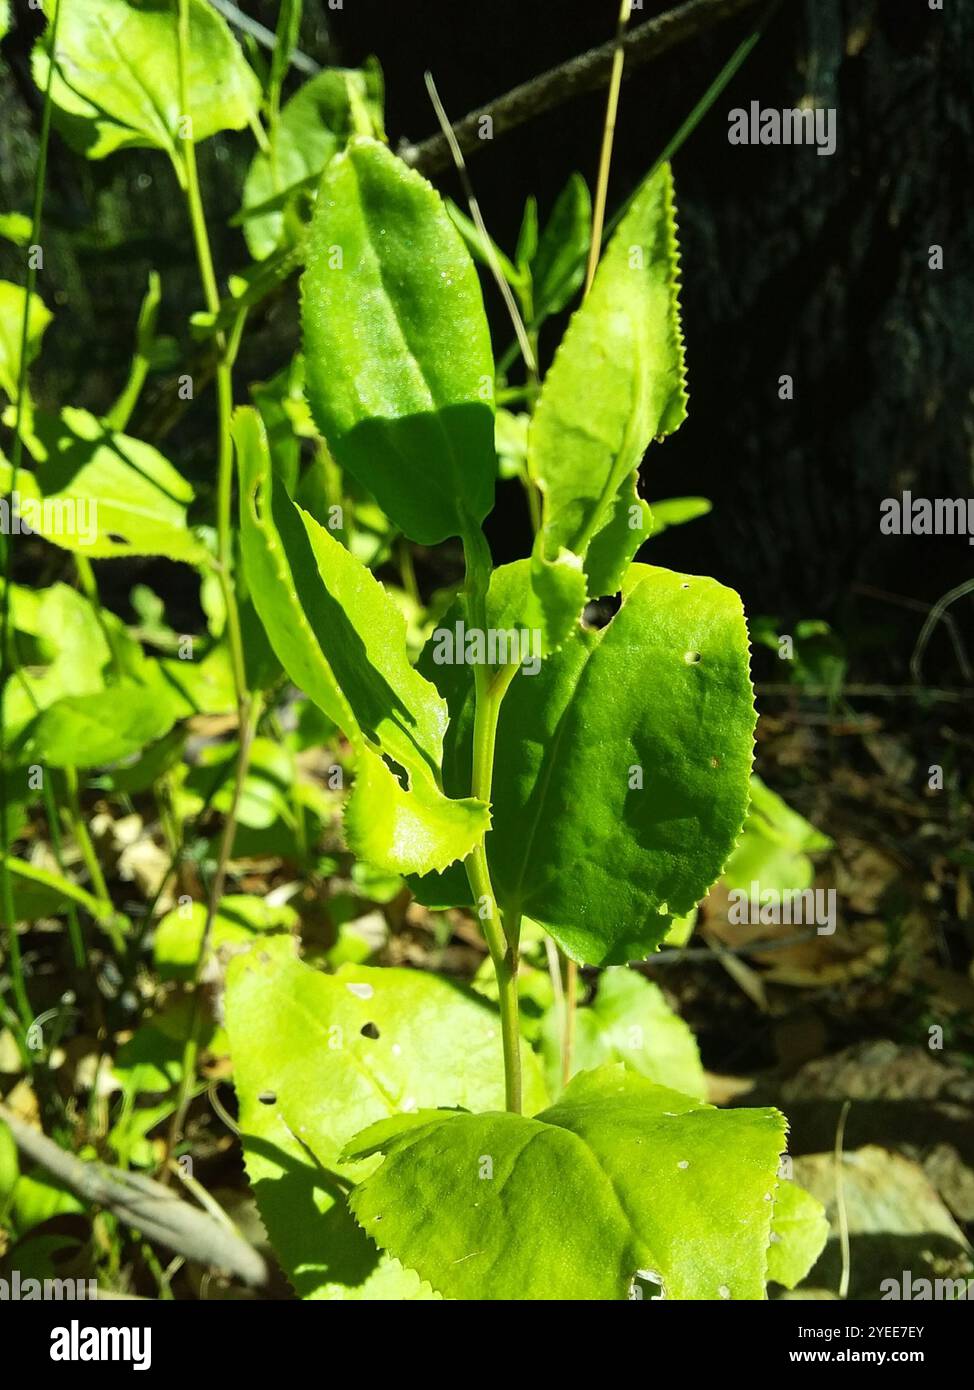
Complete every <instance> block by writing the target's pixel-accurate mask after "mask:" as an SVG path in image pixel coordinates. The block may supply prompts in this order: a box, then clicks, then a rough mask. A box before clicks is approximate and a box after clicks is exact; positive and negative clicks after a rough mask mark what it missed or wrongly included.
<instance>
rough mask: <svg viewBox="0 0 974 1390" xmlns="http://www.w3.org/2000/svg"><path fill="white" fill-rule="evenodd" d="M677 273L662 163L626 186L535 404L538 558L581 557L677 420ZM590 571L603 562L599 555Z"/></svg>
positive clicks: (531, 450) (680, 371)
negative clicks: (625, 199)
mask: <svg viewBox="0 0 974 1390" xmlns="http://www.w3.org/2000/svg"><path fill="white" fill-rule="evenodd" d="M677 280H678V259H677V245H676V223H675V218H674V210H673V187H672V179H671V176H670V170H669V166H668V165H665V164H664V165H661V166H660V168H659V169H658V170H657V171H656V173H655V174H653V175H652V176H651V177H650V178H649V179H648V180H647V181H646V183H645V184H644V185H643V187H642V188H641V189H640V190H639V191H638V192H637V194H636V196H635V197H634V199H633V201H632V205H631V207H630V209H629V211H628V213H627V214H626V216H625V218H624V219H623V221H622V223H621V224H620V226H619V228H618V230H617V231H616V233H615V235H614V236H613V238H612V240H611V242H610V243H609V247H608V249H607V251H606V253H605V255H604V257H603V259H602V261H601V263H600V265H599V269H598V272H597V274H596V277H595V282H594V284H593V286H592V290H591V292H590V294H589V295H588V298H587V299H586V300H585V303H584V304H583V305H582V307H581V308H580V309H578V310H577V312H576V313H575V315H574V316H573V318H572V320H571V323H570V324H569V326H568V331H567V332H566V334H565V337H564V339H563V341H562V344H561V347H560V348H559V350H558V353H557V355H556V357H555V360H554V362H553V364H552V366H551V369H550V371H549V372H548V375H547V377H546V378H545V383H544V387H543V389H542V392H541V396H540V398H539V400H538V407H537V411H536V413H535V416H534V419H533V421H532V425H531V430H530V434H529V438H528V467H529V470H530V472H531V476H532V477H533V478H534V481H535V483H536V484H537V486H538V487H539V489H540V490H541V493H542V499H543V525H542V532H541V537H540V545H541V552H542V554H543V556H544V558H545V559H547V560H553V559H555V558H556V557H557V555H558V554H559V552H560V551H561V550H562V549H567V550H570V551H572V552H573V553H574V554H576V555H580V556H583V557H584V556H585V554H586V552H587V551H588V549H589V546H590V545H591V544H592V542H593V540H594V539H595V537H596V536H598V534H599V532H600V531H602V530H603V528H605V527H607V526H610V525H612V524H613V523H612V517H613V511H614V508H615V506H616V501H617V498H618V495H619V492H620V489H621V488H622V487H623V485H624V484H625V483H626V481H627V479H629V478H630V477H631V476H632V475H633V474H634V473H635V471H636V469H637V468H638V467H639V463H640V460H641V459H642V456H643V454H644V452H645V450H646V448H647V446H648V445H649V443H650V442H651V440H653V439H658V438H660V437H661V436H663V435H667V434H670V433H671V432H672V431H673V430H675V429H676V428H677V426H678V425H679V424H680V423H681V422H682V421H683V419H684V418H685V416H686V399H687V398H686V389H685V386H684V364H683V338H682V334H681V332H680V325H679V310H678V304H677ZM621 539H624V537H623V538H621ZM630 553H631V552H630ZM601 567H602V568H603V569H607V570H610V571H611V570H612V568H613V565H612V564H611V562H609V560H608V559H607V557H602V560H601ZM600 582H604V581H600ZM600 592H601V593H604V592H606V590H604V589H601V588H600V587H599V586H598V585H596V584H594V583H592V582H591V577H590V586H589V593H590V595H591V596H592V597H597V596H598V595H599V593H600Z"/></svg>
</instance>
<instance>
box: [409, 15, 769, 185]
mask: <svg viewBox="0 0 974 1390" xmlns="http://www.w3.org/2000/svg"><path fill="white" fill-rule="evenodd" d="M757 3H758V0H688V3H687V4H685V5H680V6H678V8H677V9H675V10H667V11H666V12H665V14H661V15H657V16H656V18H655V19H648V20H647V21H646V23H645V24H640V25H639V26H638V28H636V29H633V30H632V31H631V32H630V33H629V34H627V35H626V37H625V38H624V39H623V42H622V48H623V52H624V57H625V64H626V67H625V73H626V75H627V76H628V75H629V74H631V73H632V71H633V70H634V69H635V68H637V67H641V66H642V65H643V64H644V63H650V62H652V61H653V60H654V59H655V58H660V57H662V55H663V54H664V53H667V52H669V50H670V49H671V48H675V47H676V46H677V45H678V44H681V43H685V42H686V41H687V40H688V39H692V38H695V37H696V35H697V34H702V33H704V32H705V31H706V30H707V29H710V28H712V27H713V25H715V24H719V23H721V22H722V21H723V20H725V19H730V18H732V17H733V16H734V15H736V14H739V13H740V12H741V11H742V10H746V9H750V8H751V7H752V6H754V5H756V4H757ZM617 48H618V44H617V41H616V39H615V38H612V39H610V40H609V42H608V43H604V44H602V45H601V46H600V47H599V48H592V49H590V50H589V51H588V53H582V54H580V55H579V56H578V57H575V58H569V60H568V61H567V62H566V63H561V64H560V65H559V66H558V67H556V68H550V69H549V70H548V71H547V72H543V73H541V74H540V75H539V76H538V77H534V78H532V79H531V81H530V82H524V83H522V84H521V86H519V87H515V88H514V89H513V90H512V91H510V92H506V93H505V94H504V96H501V97H496V98H495V99H494V100H493V101H489V102H487V104H486V105H485V106H482V107H480V108H479V110H476V111H471V112H470V113H469V114H468V115H466V116H464V118H463V119H462V120H461V121H458V122H457V124H456V125H455V126H454V127H453V134H454V136H455V138H456V142H457V144H458V145H459V147H460V149H461V150H462V151H463V153H464V154H472V153H473V152H474V151H475V150H478V149H482V148H483V145H484V143H485V142H484V140H483V138H482V131H483V121H484V117H489V118H490V121H491V123H492V133H493V135H504V134H506V133H507V132H508V131H510V130H516V129H517V127H518V126H521V125H524V124H525V122H526V121H530V120H533V119H534V118H535V117H536V116H541V115H543V114H544V113H545V112H546V111H551V110H553V109H554V108H555V107H556V106H561V105H562V104H563V103H564V102H566V101H570V100H571V98H572V97H576V96H581V95H582V93H584V92H592V91H596V90H598V88H600V87H603V86H604V85H605V83H606V82H607V81H608V80H609V77H610V75H611V72H612V67H613V63H614V62H615V61H616V51H617ZM399 154H400V156H401V158H402V159H404V160H405V161H406V163H407V164H411V165H412V166H413V168H415V169H419V170H421V171H422V172H423V173H424V174H435V173H439V172H440V171H441V170H443V169H446V168H447V167H448V166H449V164H450V160H451V155H450V145H449V142H448V141H447V139H446V137H445V136H444V135H443V134H442V133H441V134H439V135H432V136H430V138H429V139H428V140H423V141H422V142H421V143H420V144H418V145H410V144H408V143H407V144H405V145H403V146H402V147H401V148H400V150H399Z"/></svg>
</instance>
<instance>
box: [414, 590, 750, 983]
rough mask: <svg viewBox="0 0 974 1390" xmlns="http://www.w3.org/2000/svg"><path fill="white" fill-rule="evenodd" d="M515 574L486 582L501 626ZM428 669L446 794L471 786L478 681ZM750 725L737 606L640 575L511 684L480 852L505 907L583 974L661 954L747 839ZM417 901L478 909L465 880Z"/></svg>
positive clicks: (713, 594) (434, 885) (428, 887)
mask: <svg viewBox="0 0 974 1390" xmlns="http://www.w3.org/2000/svg"><path fill="white" fill-rule="evenodd" d="M510 568H513V567H508V566H504V567H502V568H501V569H498V570H495V571H494V575H493V580H492V588H491V596H490V601H489V605H488V613H489V615H493V616H489V621H490V622H491V624H492V625H496V624H497V615H499V614H501V613H503V612H505V611H506V610H507V606H508V604H509V594H510V588H511V584H512V582H514V581H513V580H512V577H511V576H510V575H509V574H508V570H509V569H510ZM421 666H422V669H423V670H425V671H426V672H427V673H428V674H430V675H431V676H432V677H433V678H434V679H435V680H436V681H437V684H438V686H439V688H440V690H441V691H442V692H443V694H444V695H445V696H446V698H447V701H448V703H449V705H450V716H451V722H450V732H449V736H448V739H447V744H446V749H445V753H444V763H443V773H444V786H445V787H446V790H447V791H448V792H449V791H450V790H451V789H454V788H457V787H463V786H469V785H470V781H469V779H470V768H471V729H472V723H473V688H472V687H473V681H472V679H471V677H470V672H469V668H467V667H464V666H448V665H443V666H437V665H435V663H434V662H433V661H431V660H430V659H429V658H428V657H427V656H426V654H425V653H424V658H423V661H422V663H421ZM755 720H756V715H755V710H754V699H753V693H752V689H751V682H750V676H749V671H748V641H747V628H746V626H745V622H744V615H743V612H742V611H741V603H740V599H739V598H738V596H737V595H736V594H735V593H734V592H733V591H732V590H731V589H726V588H724V586H723V585H721V584H718V583H717V582H716V581H715V580H713V579H702V578H697V577H695V576H692V575H682V574H675V573H673V572H672V571H670V570H664V569H656V568H653V567H650V566H648V565H633V566H631V568H630V570H629V572H628V574H627V576H626V580H625V582H624V584H623V590H622V606H621V608H620V609H619V611H618V613H616V615H615V617H614V618H612V620H611V622H610V623H609V625H608V626H607V627H605V628H603V629H601V630H598V631H592V630H590V629H586V628H581V627H578V628H576V630H575V631H574V632H573V634H572V635H571V637H570V638H569V639H568V640H567V641H566V642H565V643H564V645H563V646H562V647H561V649H560V650H559V651H558V652H556V653H555V654H554V655H552V656H549V657H548V658H547V659H546V660H545V661H544V662H543V663H541V664H540V669H539V671H538V673H537V674H536V675H526V674H525V673H523V672H522V673H521V674H519V675H518V676H517V677H516V678H515V680H514V681H513V683H512V685H511V687H510V690H509V691H508V693H507V697H506V699H505V701H504V704H503V706H502V708H501V713H500V720H499V723H498V731H497V752H496V761H495V770H494V784H493V796H492V801H491V814H492V829H491V831H490V834H489V835H488V836H487V841H486V844H487V857H488V861H489V864H490V870H491V877H492V879H493V884H494V890H495V893H496V895H497V899H498V902H499V904H500V906H501V908H502V909H503V910H504V911H505V912H506V913H507V914H508V915H509V916H511V917H514V916H516V915H517V914H518V913H524V914H525V915H526V916H528V917H531V918H533V919H534V920H535V921H536V922H540V923H541V924H542V925H543V926H544V927H546V928H547V930H548V931H549V932H550V933H551V935H552V936H554V937H555V939H556V940H557V941H558V943H559V945H560V946H561V947H562V949H563V950H564V951H566V952H567V954H568V955H570V956H571V957H572V958H573V959H575V960H577V961H581V962H584V963H586V964H590V965H612V964H623V963H625V962H626V961H629V960H636V959H640V958H642V957H643V956H645V955H647V954H648V953H649V952H650V951H652V950H654V949H655V948H656V946H657V945H658V944H659V942H660V941H661V940H662V939H663V937H664V936H665V935H666V932H667V929H668V927H669V925H670V923H671V921H672V920H673V918H675V917H679V916H682V915H683V914H685V913H687V912H689V911H690V910H691V908H693V907H694V906H695V905H696V903H698V902H699V901H700V899H701V898H702V897H703V896H704V894H705V893H706V892H707V890H708V889H709V888H710V887H711V886H712V885H713V883H715V882H716V880H717V879H718V878H719V877H720V874H721V871H722V869H723V867H724V865H725V864H726V863H727V860H728V858H729V856H730V854H731V851H732V850H733V848H734V845H735V843H736V841H737V838H738V836H739V835H740V833H741V826H742V825H743V823H744V817H745V814H746V811H747V804H748V778H749V774H750V770H751V760H752V754H753V747H754V725H755ZM417 891H418V893H419V896H420V897H421V898H422V900H423V901H430V902H431V903H434V904H435V905H444V904H445V903H446V902H448V901H449V900H450V899H451V897H453V900H454V901H457V902H465V901H468V900H469V899H468V898H467V896H466V895H465V893H464V890H463V886H462V884H461V883H460V882H459V879H458V876H457V875H456V874H455V873H451V874H450V875H449V876H448V877H447V878H446V880H445V881H444V880H443V879H439V880H432V881H427V882H425V883H421V884H419V885H418V888H417Z"/></svg>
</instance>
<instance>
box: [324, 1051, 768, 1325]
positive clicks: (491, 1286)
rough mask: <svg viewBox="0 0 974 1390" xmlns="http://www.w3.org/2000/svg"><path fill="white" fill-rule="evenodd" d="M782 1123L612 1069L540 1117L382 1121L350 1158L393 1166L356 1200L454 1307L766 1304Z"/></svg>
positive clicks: (358, 1211)
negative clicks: (645, 1294)
mask: <svg viewBox="0 0 974 1390" xmlns="http://www.w3.org/2000/svg"><path fill="white" fill-rule="evenodd" d="M784 1138H785V1121H784V1117H783V1116H782V1115H780V1114H779V1113H778V1111H777V1110H770V1109H767V1110H716V1109H714V1108H713V1107H711V1106H709V1105H704V1104H702V1103H701V1102H700V1101H697V1100H693V1099H691V1098H690V1097H688V1096H683V1095H680V1093H679V1092H677V1091H671V1090H668V1089H666V1088H665V1087H663V1086H655V1085H653V1084H652V1082H650V1081H647V1080H646V1079H645V1078H644V1077H641V1076H637V1075H636V1074H635V1073H634V1072H631V1071H627V1070H626V1068H625V1067H623V1066H622V1065H621V1064H610V1065H607V1066H604V1067H600V1068H599V1069H598V1070H597V1071H590V1072H583V1073H581V1074H580V1075H579V1076H576V1077H575V1079H574V1080H573V1081H572V1082H571V1083H570V1085H569V1086H568V1088H567V1090H566V1091H565V1093H564V1095H563V1096H562V1098H561V1100H560V1101H559V1102H558V1103H557V1104H556V1105H554V1106H552V1107H551V1108H550V1109H548V1110H544V1111H542V1113H541V1114H540V1115H538V1116H537V1117H536V1118H535V1119H527V1118H525V1117H524V1116H521V1115H511V1114H500V1113H497V1114H485V1115H465V1114H458V1113H455V1112H454V1113H444V1112H443V1111H426V1112H420V1113H418V1114H411V1115H400V1116H398V1117H396V1118H395V1119H391V1120H380V1121H379V1122H378V1123H376V1124H374V1125H372V1126H371V1127H370V1128H369V1129H367V1130H365V1131H364V1133H362V1134H360V1135H358V1136H357V1137H356V1139H355V1140H353V1142H352V1143H351V1144H349V1145H348V1146H347V1149H346V1151H345V1157H346V1158H347V1159H365V1158H368V1157H370V1156H371V1155H373V1154H375V1153H377V1152H381V1153H384V1154H386V1159H385V1162H384V1163H383V1165H382V1167H381V1168H379V1169H378V1170H377V1172H375V1173H373V1174H372V1175H371V1176H370V1177H366V1178H365V1179H364V1181H362V1182H360V1183H359V1185H358V1187H357V1188H356V1189H355V1191H354V1192H353V1194H352V1197H351V1208H352V1211H353V1212H354V1214H355V1217H356V1220H357V1221H358V1222H359V1223H360V1225H361V1226H362V1229H363V1230H364V1231H367V1232H368V1234H369V1235H370V1236H371V1237H372V1239H373V1240H374V1241H375V1242H376V1244H377V1245H378V1246H379V1247H380V1249H383V1250H386V1251H388V1252H389V1253H390V1254H392V1255H394V1256H395V1257H396V1258H397V1259H399V1260H401V1261H402V1262H403V1263H404V1264H408V1265H410V1266H411V1267H412V1268H414V1269H415V1270H416V1271H417V1272H418V1273H419V1274H420V1275H421V1277H422V1278H424V1279H426V1280H428V1281H429V1283H430V1284H431V1285H432V1287H433V1288H434V1289H436V1290H437V1291H438V1292H439V1293H441V1294H443V1296H444V1297H445V1298H455V1299H477V1300H483V1299H517V1300H521V1299H544V1300H549V1301H555V1300H559V1299H586V1300H587V1299H624V1298H626V1297H627V1294H628V1290H629V1287H630V1284H631V1282H632V1280H633V1278H634V1276H635V1274H636V1272H637V1271H639V1270H652V1271H653V1275H654V1278H658V1279H659V1281H660V1282H661V1283H662V1285H663V1288H664V1291H665V1296H666V1297H667V1298H669V1299H708V1300H714V1301H716V1300H718V1299H722V1298H725V1299H761V1298H763V1297H764V1282H765V1271H766V1266H767V1250H768V1238H769V1235H770V1228H771V1214H772V1194H773V1192H774V1186H775V1174H776V1171H777V1168H778V1161H779V1155H780V1152H781V1149H782V1148H783V1145H784Z"/></svg>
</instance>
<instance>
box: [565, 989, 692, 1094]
mask: <svg viewBox="0 0 974 1390" xmlns="http://www.w3.org/2000/svg"><path fill="white" fill-rule="evenodd" d="M562 1025H563V1019H562V1017H561V1013H560V1011H559V1009H558V1008H557V1007H553V1008H551V1009H549V1010H548V1012H547V1013H546V1014H545V1019H544V1025H543V1028H542V1034H541V1036H542V1051H543V1055H544V1058H545V1064H546V1068H547V1076H548V1087H549V1090H551V1092H552V1094H555V1093H556V1092H557V1090H558V1089H559V1087H560V1084H561V1038H562ZM604 1062H624V1063H625V1064H626V1066H627V1067H631V1068H632V1070H633V1071H637V1072H639V1073H640V1075H641V1076H645V1077H646V1078H647V1080H649V1081H654V1082H655V1083H656V1084H657V1085H658V1086H669V1087H670V1088H671V1089H672V1090H674V1091H681V1092H682V1093H683V1094H684V1095H687V1096H697V1097H699V1098H701V1099H702V1098H703V1096H704V1095H705V1092H706V1083H705V1082H704V1075H703V1067H702V1066H701V1065H700V1053H699V1051H698V1050H697V1043H696V1039H695V1038H694V1036H693V1034H692V1033H691V1031H690V1029H689V1028H688V1027H687V1025H686V1024H685V1023H684V1022H683V1019H682V1018H680V1016H679V1014H675V1013H674V1012H673V1010H672V1009H671V1008H670V1007H669V1005H668V1004H667V1002H666V1000H665V999H664V998H663V991H662V990H661V989H660V988H659V986H658V985H655V984H653V982H652V980H647V979H646V978H645V977H644V976H643V975H638V974H637V973H636V972H635V971H634V970H624V969H623V970H605V971H603V973H602V974H601V975H600V976H599V979H598V986H597V993H596V995H595V998H594V999H593V1000H592V1002H591V1004H587V1005H585V1007H584V1008H580V1009H579V1010H578V1011H577V1013H576V1015H575V1045H574V1048H573V1049H572V1075H574V1074H575V1073H576V1072H580V1071H591V1070H592V1069H593V1068H595V1067H598V1066H601V1065H602V1064H603V1063H604Z"/></svg>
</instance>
